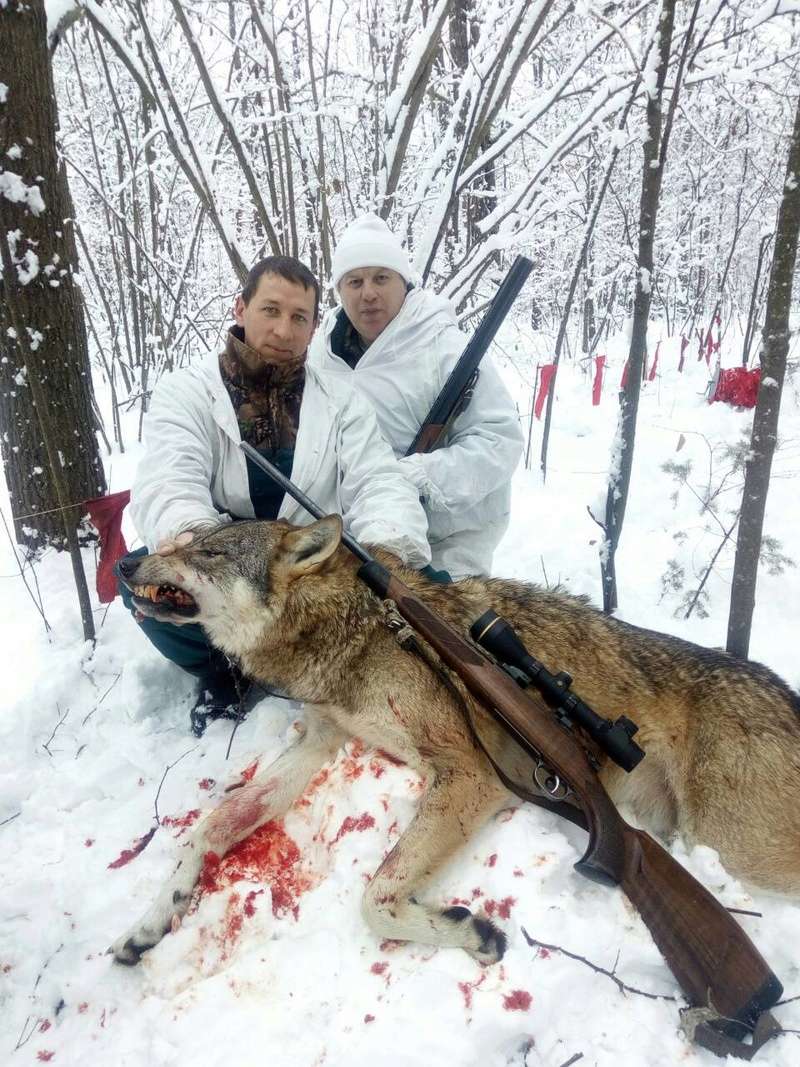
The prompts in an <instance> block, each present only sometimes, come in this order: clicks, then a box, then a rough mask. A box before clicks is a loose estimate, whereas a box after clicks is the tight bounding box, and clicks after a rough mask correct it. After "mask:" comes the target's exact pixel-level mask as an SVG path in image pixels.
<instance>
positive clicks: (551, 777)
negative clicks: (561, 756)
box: [533, 760, 572, 800]
mask: <svg viewBox="0 0 800 1067" xmlns="http://www.w3.org/2000/svg"><path fill="white" fill-rule="evenodd" d="M533 780H534V782H535V783H536V785H537V786H538V787H539V789H541V791H542V792H543V793H547V795H548V796H549V797H552V798H553V800H564V799H566V797H568V796H569V794H570V793H571V792H572V790H571V789H570V787H569V786H568V785H567V783H566V782H562V781H561V779H560V777H559V776H558V775H557V774H556V773H555V772H554V771H551V770H550V768H549V767H548V766H547V765H546V764H545V763H543V762H542V761H541V760H537V762H536V769H535V770H534V772H533Z"/></svg>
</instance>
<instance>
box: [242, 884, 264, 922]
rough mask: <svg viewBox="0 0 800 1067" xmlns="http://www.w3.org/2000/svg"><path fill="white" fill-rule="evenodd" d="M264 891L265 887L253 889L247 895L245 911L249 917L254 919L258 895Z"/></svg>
mask: <svg viewBox="0 0 800 1067" xmlns="http://www.w3.org/2000/svg"><path fill="white" fill-rule="evenodd" d="M263 892H264V890H263V889H251V890H250V892H249V893H248V894H247V896H246V897H245V898H244V913H245V915H246V916H247V918H248V919H252V918H253V916H254V915H255V913H256V906H255V904H254V901H255V899H256V897H260V896H261V894H262V893H263Z"/></svg>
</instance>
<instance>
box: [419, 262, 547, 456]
mask: <svg viewBox="0 0 800 1067" xmlns="http://www.w3.org/2000/svg"><path fill="white" fill-rule="evenodd" d="M532 270H533V263H532V262H531V261H530V260H529V259H526V258H525V256H517V258H516V259H515V260H514V262H513V263H512V264H511V269H510V270H509V272H508V274H507V275H506V276H505V278H504V279H503V281H502V283H501V284H500V287H499V289H498V290H497V292H496V293H495V295H494V297H493V298H492V302H491V304H489V307H488V309H487V311H486V314H485V315H484V316H483V318H482V319H481V323H480V326H478V329H477V330H476V331H475V333H474V334H473V335H472V337H471V338H470V340H469V341H468V343H467V347H466V348H465V349H464V351H463V352H462V353H461V355H460V356H459V358H458V363H456V365H455V367H453V370H452V372H451V374H450V377H449V378H448V379H447V381H446V382H445V383H444V385H443V386H442V388H441V391H440V393H439V395H438V396H437V397H436V399H435V400H434V402H433V405H432V407H431V410H430V411H429V412H428V414H427V416H426V418H425V421H424V422H423V423H422V425H421V426H420V428H419V430H417V435H416V437H415V438H414V440H413V441H412V442H411V444H410V445H409V446H408V449H407V450H406V455H407V456H411V455H413V454H414V453H415V452H431V451H432V450H433V449H434V448H435V447H436V446H437V444H438V443H439V441H440V440H441V438H442V436H443V434H444V433H445V431H446V430H447V427H448V426H449V425H450V423H451V422H452V421H453V419H454V418H455V417H456V416H457V415H459V414H460V413H461V411H462V410H463V409H464V407H465V406H466V403H465V401H466V402H468V397H469V396H471V390H472V389H473V388H474V387H475V381H476V380H477V374H478V364H479V363H480V361H481V360H482V359H483V357H484V356H485V355H486V352H487V350H488V348H489V345H490V344H491V343H492V341H493V340H494V337H495V334H496V333H497V331H498V329H499V328H500V324H501V323H502V321H503V319H504V318H505V317H506V315H507V314H508V312H509V310H510V308H511V305H512V304H513V303H514V301H515V300H516V299H517V297H518V296H519V291H520V289H521V288H522V286H523V285H524V284H525V281H526V279H527V277H528V275H529V274H530V272H531V271H532Z"/></svg>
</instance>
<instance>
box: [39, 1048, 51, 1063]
mask: <svg viewBox="0 0 800 1067" xmlns="http://www.w3.org/2000/svg"><path fill="white" fill-rule="evenodd" d="M53 1056H55V1052H51V1051H50V1050H49V1049H44V1048H43V1049H42V1050H41V1052H37V1053H36V1059H37V1060H41V1061H42V1063H47V1062H48V1061H49V1060H52V1058H53Z"/></svg>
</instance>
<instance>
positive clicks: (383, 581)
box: [359, 561, 783, 1052]
mask: <svg viewBox="0 0 800 1067" xmlns="http://www.w3.org/2000/svg"><path fill="white" fill-rule="evenodd" d="M359 576H360V577H361V578H362V579H363V580H364V581H365V582H366V583H367V584H368V585H369V586H370V588H371V589H373V591H375V592H376V593H378V594H379V595H380V596H382V597H385V598H388V599H391V600H393V601H394V603H395V604H396V605H397V610H398V612H399V613H400V615H402V617H403V618H404V619H405V620H406V622H408V623H409V625H410V626H412V627H413V629H414V630H416V632H417V633H419V634H420V635H421V636H422V637H423V638H424V639H425V640H426V641H427V642H428V643H429V644H430V645H431V647H432V648H434V649H435V650H436V652H437V653H438V655H439V656H440V657H441V659H442V660H443V661H444V663H446V664H447V666H448V667H450V668H451V669H452V670H453V671H454V672H455V673H456V674H458V676H459V677H460V678H461V680H462V681H463V682H464V684H465V685H466V687H467V688H468V689H469V691H470V692H471V693H472V695H473V696H474V697H475V698H476V699H477V700H479V701H480V702H481V703H482V704H483V705H484V707H486V708H488V709H489V710H490V711H492V713H493V714H494V715H495V716H496V717H497V718H498V719H499V721H500V722H501V723H502V725H503V726H504V727H505V729H506V730H508V732H509V733H511V734H512V735H513V736H514V737H515V738H516V740H517V741H518V742H519V744H520V745H522V747H523V748H524V749H525V750H526V751H527V752H528V753H529V754H531V755H532V756H534V757H535V758H541V759H543V761H544V762H545V763H546V764H547V766H548V767H549V768H550V769H551V770H552V771H553V772H554V773H555V774H557V775H558V777H559V778H560V779H561V780H562V781H563V782H566V783H568V784H569V786H570V787H571V789H572V790H573V792H574V794H575V797H576V799H577V800H578V802H579V804H580V807H581V809H582V812H583V816H584V819H585V828H586V830H587V831H588V833H589V843H588V846H587V849H586V852H585V854H584V856H583V857H582V858H581V859H580V860H579V861H578V862H577V863H576V864H575V868H576V870H577V871H579V872H580V873H581V874H583V875H585V876H586V877H587V878H591V879H592V880H593V881H597V882H602V883H605V884H607V885H619V886H620V887H621V888H622V890H623V891H624V892H625V893H626V895H627V896H628V898H629V899H630V901H631V903H632V904H634V905H635V907H636V908H637V910H638V911H639V914H640V915H641V917H642V919H643V920H644V922H645V925H646V926H647V928H648V929H649V931H650V933H651V935H652V937H653V940H654V941H655V943H656V945H657V946H658V948H659V950H660V951H661V953H662V955H663V956H664V959H665V960H666V962H667V964H668V965H669V967H670V969H671V970H672V973H673V974H674V975H675V978H676V979H677V980H678V982H679V984H680V986H681V988H682V989H683V991H684V993H685V994H686V996H687V998H688V999H689V1001H690V1002H691V1004H692V1005H694V1006H697V1007H703V1008H710V1009H712V1011H713V1014H714V1015H715V1016H716V1017H717V1020H718V1021H717V1022H716V1023H715V1025H716V1026H718V1027H719V1029H720V1030H721V1031H722V1033H723V1034H726V1035H727V1036H728V1037H729V1038H733V1039H737V1040H738V1039H741V1038H742V1037H743V1036H744V1035H745V1034H746V1033H748V1032H750V1031H752V1030H753V1029H754V1028H755V1026H756V1023H757V1022H758V1019H759V1016H760V1015H761V1014H762V1012H765V1011H767V1010H768V1009H769V1008H771V1007H772V1006H773V1005H774V1004H775V1003H776V1002H777V1001H778V1000H779V999H780V997H781V994H782V993H783V987H782V986H781V984H780V982H779V981H778V979H777V978H776V977H775V975H774V974H773V973H772V971H771V970H770V968H769V966H768V965H767V963H766V961H765V960H764V959H763V957H762V956H761V954H760V953H759V951H758V949H757V948H756V947H755V945H754V944H753V943H752V941H751V940H750V938H749V937H748V936H747V934H746V933H745V932H744V930H743V929H742V928H741V926H739V924H738V923H737V922H736V920H735V919H734V918H733V917H732V916H731V915H730V913H729V912H728V911H726V909H725V908H724V907H723V906H722V905H721V904H720V903H719V901H718V900H716V898H715V897H714V896H712V894H711V893H709V892H708V890H707V889H705V888H704V887H703V886H702V885H701V884H700V883H699V882H698V881H697V880H696V879H695V878H693V877H692V875H691V874H689V872H688V871H687V870H685V868H683V867H681V865H680V864H679V863H678V862H677V861H676V860H674V859H673V858H672V856H670V854H669V853H668V852H667V851H666V850H665V849H663V848H662V847H661V846H660V845H659V844H658V843H657V842H656V841H654V840H653V838H651V837H650V836H649V835H648V834H646V833H645V832H644V831H642V830H637V829H634V828H633V827H632V826H630V825H629V824H628V823H627V822H626V821H625V820H624V819H623V818H622V816H621V815H620V814H619V812H618V811H617V809H616V807H615V805H614V804H613V803H612V801H611V798H610V797H609V796H608V793H606V791H605V789H604V788H603V786H602V784H601V782H600V780H599V778H598V777H597V773H596V772H595V770H594V769H593V767H592V766H591V764H590V763H589V760H588V757H587V755H586V753H585V752H584V750H583V748H582V746H581V745H580V743H579V742H578V741H577V740H576V739H575V738H574V737H573V736H572V734H571V733H570V732H569V731H568V730H567V729H566V728H565V727H563V726H561V725H560V724H559V723H558V722H557V720H556V718H555V716H554V715H553V713H552V712H551V710H550V709H549V708H548V707H547V705H546V704H545V703H544V701H543V700H542V699H541V698H540V697H539V696H538V695H536V694H535V693H531V690H530V688H528V689H525V690H522V689H521V688H520V687H519V686H518V685H517V683H516V682H515V681H514V680H513V679H512V678H511V677H510V676H509V675H508V674H506V672H505V671H504V670H502V668H500V667H498V666H496V665H495V664H494V663H493V662H492V661H491V660H490V659H489V658H488V657H487V656H485V655H484V654H483V653H482V652H481V651H480V650H479V649H477V648H476V647H475V646H474V645H473V644H472V643H471V642H469V641H467V640H466V638H464V637H462V636H461V635H460V634H459V633H458V632H457V631H456V630H454V629H453V628H452V627H451V626H450V625H449V624H448V623H447V622H445V620H444V619H442V618H440V617H439V616H438V615H437V614H436V613H435V612H433V611H432V610H431V609H430V608H428V607H427V606H426V605H425V604H424V603H423V602H422V601H421V600H420V599H419V598H418V597H417V596H415V595H414V594H413V593H412V592H411V590H410V589H409V588H408V586H406V585H405V584H404V583H403V582H402V581H400V579H399V578H397V577H395V576H394V575H392V574H391V573H390V572H389V571H388V570H386V568H385V567H383V566H382V565H381V564H380V563H377V562H376V561H373V562H370V563H366V564H365V565H364V566H363V567H361V568H360V569H359ZM708 1030H709V1028H708V1027H706V1040H705V1041H704V1042H703V1043H705V1044H707V1045H708V1046H709V1047H712V1045H713V1043H714V1041H713V1033H714V1032H713V1031H711V1032H710V1033H708ZM699 1036H701V1035H699ZM743 1047H745V1046H743ZM714 1051H720V1050H719V1049H714ZM725 1051H726V1052H730V1051H732V1049H731V1048H730V1047H726V1048H725Z"/></svg>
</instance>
